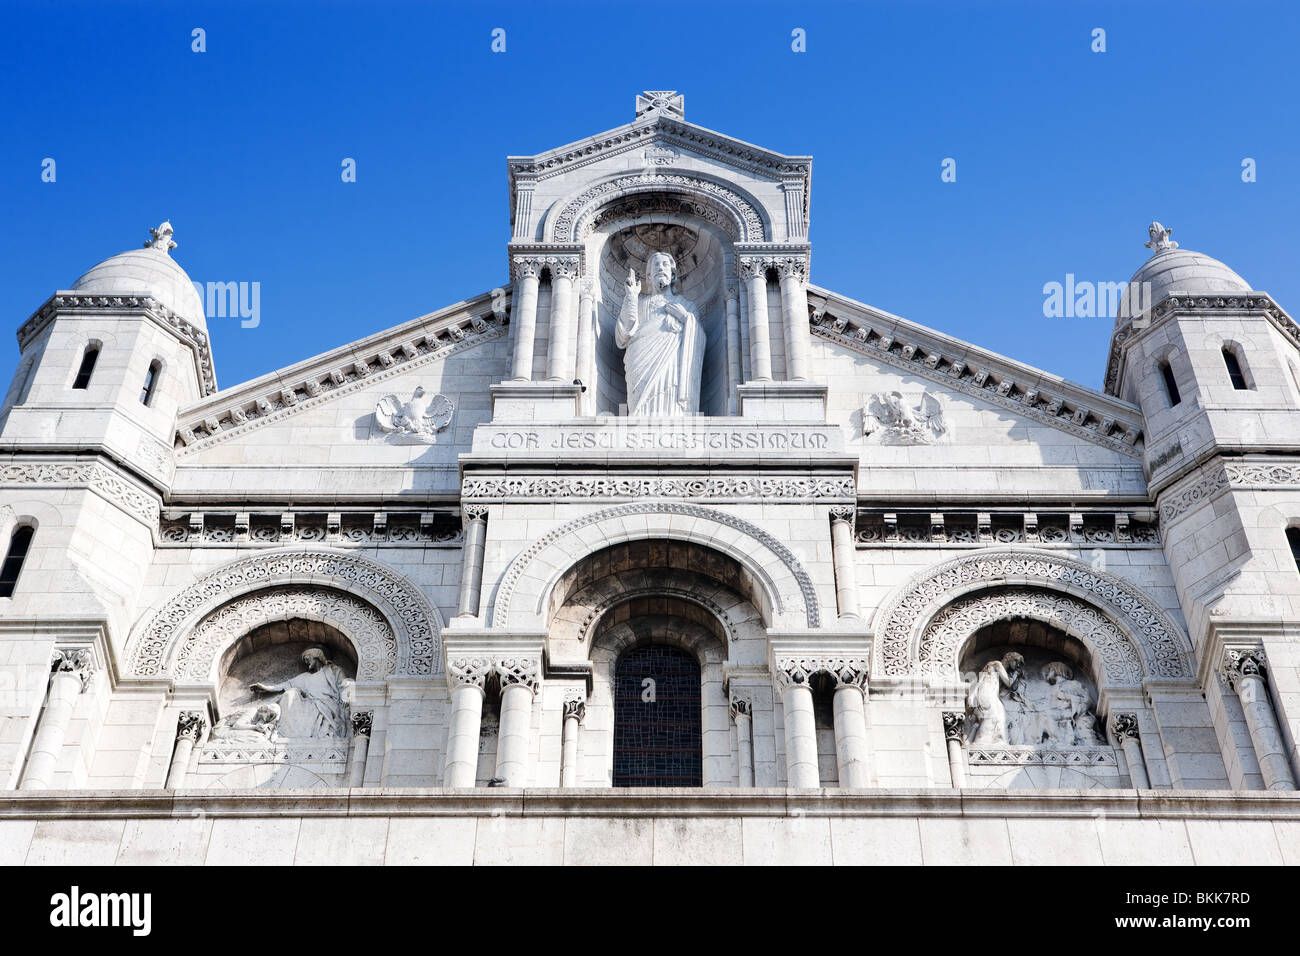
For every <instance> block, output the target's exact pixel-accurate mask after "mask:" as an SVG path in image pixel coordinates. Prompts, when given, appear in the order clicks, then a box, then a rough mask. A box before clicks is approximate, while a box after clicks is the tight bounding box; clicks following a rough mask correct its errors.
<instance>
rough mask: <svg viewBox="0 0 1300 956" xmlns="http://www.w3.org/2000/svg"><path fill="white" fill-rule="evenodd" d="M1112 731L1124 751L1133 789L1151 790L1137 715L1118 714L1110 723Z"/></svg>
mask: <svg viewBox="0 0 1300 956" xmlns="http://www.w3.org/2000/svg"><path fill="white" fill-rule="evenodd" d="M1110 729H1111V733H1113V734H1114V735H1115V739H1116V740H1118V741H1119V745H1120V747H1121V749H1123V751H1124V762H1125V763H1127V764H1128V775H1129V780H1131V781H1132V783H1133V789H1135V790H1150V789H1151V778H1150V777H1149V776H1147V762H1146V758H1145V757H1143V755H1142V742H1141V740H1140V739H1139V738H1138V718H1137V714H1116V715H1115V716H1114V718H1113V719H1112V720H1111V722H1110Z"/></svg>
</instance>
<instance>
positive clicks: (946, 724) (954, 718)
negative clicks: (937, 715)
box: [943, 711, 966, 741]
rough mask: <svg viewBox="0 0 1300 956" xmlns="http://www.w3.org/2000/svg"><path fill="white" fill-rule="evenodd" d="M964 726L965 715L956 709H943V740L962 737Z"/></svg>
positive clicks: (958, 739)
mask: <svg viewBox="0 0 1300 956" xmlns="http://www.w3.org/2000/svg"><path fill="white" fill-rule="evenodd" d="M965 728H966V715H965V714H963V713H958V712H956V711H945V712H944V715H943V738H944V740H957V741H960V740H961V739H962V734H963V733H964V731H965Z"/></svg>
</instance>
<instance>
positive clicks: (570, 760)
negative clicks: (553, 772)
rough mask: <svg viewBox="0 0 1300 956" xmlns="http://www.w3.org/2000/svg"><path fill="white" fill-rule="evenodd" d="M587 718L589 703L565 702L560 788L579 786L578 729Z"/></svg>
mask: <svg viewBox="0 0 1300 956" xmlns="http://www.w3.org/2000/svg"><path fill="white" fill-rule="evenodd" d="M586 716H587V702H586V701H585V700H583V699H581V698H570V699H569V700H566V701H565V702H564V736H563V737H562V738H561V745H560V786H561V787H576V786H577V785H578V728H579V726H581V724H582V721H583V718H584V717H586Z"/></svg>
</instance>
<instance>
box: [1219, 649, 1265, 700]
mask: <svg viewBox="0 0 1300 956" xmlns="http://www.w3.org/2000/svg"><path fill="white" fill-rule="evenodd" d="M1267 670H1268V660H1267V658H1265V656H1264V649H1263V648H1262V647H1251V648H1239V647H1227V648H1224V651H1223V659H1222V661H1221V662H1220V664H1219V677H1220V678H1221V679H1222V680H1223V682H1224V683H1225V684H1226V685H1227V686H1228V687H1230V688H1231V689H1233V690H1237V689H1238V687H1239V685H1240V684H1241V682H1242V681H1243V680H1245V679H1246V678H1248V677H1257V678H1259V679H1261V680H1262V679H1263V678H1264V675H1265V673H1266V672H1267Z"/></svg>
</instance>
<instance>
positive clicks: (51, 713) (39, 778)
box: [21, 647, 94, 790]
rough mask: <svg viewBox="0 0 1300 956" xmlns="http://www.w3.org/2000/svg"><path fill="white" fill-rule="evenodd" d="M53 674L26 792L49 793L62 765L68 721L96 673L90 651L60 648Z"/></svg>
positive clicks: (26, 776)
mask: <svg viewBox="0 0 1300 956" xmlns="http://www.w3.org/2000/svg"><path fill="white" fill-rule="evenodd" d="M50 666H51V668H52V669H53V674H52V676H51V677H50V682H49V685H48V688H47V690H46V696H45V713H44V714H42V715H41V724H40V726H39V727H38V728H37V729H36V739H35V740H33V741H32V752H31V756H30V757H28V758H27V771H26V772H25V773H24V774H23V783H22V787H21V789H23V790H48V789H49V787H50V783H51V782H52V781H53V780H54V772H55V770H57V769H58V766H59V755H60V754H61V753H62V752H63V738H64V737H65V736H66V735H67V732H68V721H70V720H71V719H72V710H73V707H74V706H75V705H76V702H77V697H78V695H80V694H81V692H82V691H84V690H85V689H86V684H87V683H89V681H90V675H91V674H92V673H93V672H94V666H93V658H92V656H91V653H90V650H89V648H84V647H82V648H75V649H56V650H55V651H54V655H53V657H52V658H51V659H50Z"/></svg>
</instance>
